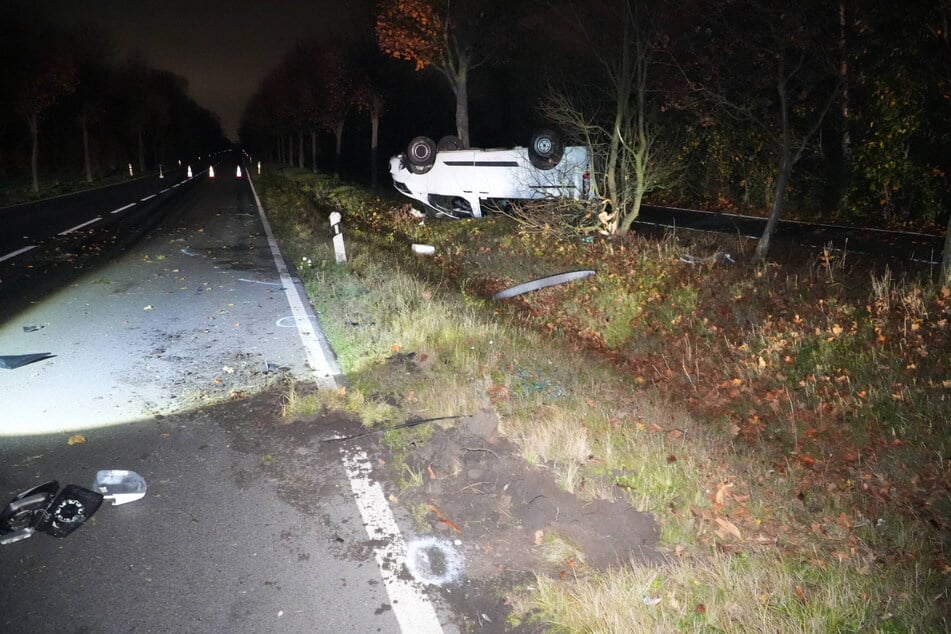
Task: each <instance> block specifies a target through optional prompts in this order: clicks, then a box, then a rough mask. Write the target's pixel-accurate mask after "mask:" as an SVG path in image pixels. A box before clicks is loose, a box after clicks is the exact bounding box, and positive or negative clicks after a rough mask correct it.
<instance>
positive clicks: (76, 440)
mask: <svg viewBox="0 0 951 634" xmlns="http://www.w3.org/2000/svg"><path fill="white" fill-rule="evenodd" d="M84 442H86V437H85V436H83V435H82V434H74V435H72V436H70V437H69V440H67V441H66V444H67V445H69V446H73V445H81V444H83V443H84Z"/></svg>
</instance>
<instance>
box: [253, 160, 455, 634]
mask: <svg viewBox="0 0 951 634" xmlns="http://www.w3.org/2000/svg"><path fill="white" fill-rule="evenodd" d="M248 183H249V184H250V185H251V193H252V194H254V202H255V203H256V204H257V207H258V215H259V216H260V217H261V224H263V225H264V233H265V235H267V241H268V244H269V245H270V247H271V255H272V256H273V258H274V263H275V265H276V266H277V271H278V273H279V274H280V279H281V284H282V285H283V286H284V294H285V296H286V297H287V302H288V304H290V307H291V313H292V314H293V316H294V322H295V323H296V324H297V332H298V334H299V335H300V338H301V342H302V343H303V345H304V351H305V354H306V356H307V362H308V364H310V367H311V368H313V370H314V374H315V378H316V380H317V383H318V385H320V386H321V387H336V386H337V381H336V378H335V377H336V376H338V375H339V374H340V369H339V368H338V367H337V362H336V361H335V360H334V358H333V353H332V352H331V351H330V346H329V344H328V343H327V341H326V339H325V338H324V337H323V333H321V331H320V326H319V325H318V324H316V323H311V320H310V317H309V315H308V313H307V311H306V310H305V308H304V301H303V299H302V298H301V296H300V293H299V292H298V290H297V286H296V285H295V284H294V281H293V280H292V279H291V276H290V273H288V270H287V265H286V264H285V263H284V258H283V256H282V255H281V249H280V247H279V246H278V244H277V240H276V239H275V238H274V233H273V232H272V231H271V224H270V223H269V222H268V220H267V216H265V214H264V208H263V207H262V206H261V199H260V198H258V192H257V190H255V189H254V183H253V182H252V181H251V179H250V178H248ZM341 457H342V460H343V466H344V469H345V470H346V472H347V478H348V479H349V480H350V487H351V489H353V496H354V499H355V501H356V504H357V508H358V509H359V510H360V515H361V516H362V517H363V522H364V524H365V525H366V531H367V536H368V537H369V538H370V539H371V540H380V543H381V544H382V545H381V546H380V547H378V548H376V549H375V555H376V561H377V565H378V567H379V569H380V577H381V578H382V579H383V585H384V586H385V587H386V593H387V594H388V595H389V597H390V605H391V606H392V608H393V616H395V617H396V621H397V622H398V623H399V626H400V630H401V631H402V632H405V633H406V634H442V632H443V629H442V626H441V625H440V623H439V619H438V618H437V616H436V609H435V608H434V607H433V604H432V602H431V601H430V600H429V597H427V596H426V595H425V594H424V593H423V592H422V590H421V589H420V588H419V586H418V585H416V584H415V583H413V582H411V581H408V580H406V579H402V578H400V573H401V572H402V571H403V569H404V568H405V562H406V542H405V541H404V540H403V535H402V533H400V530H399V526H398V525H397V524H396V518H395V517H393V511H392V510H391V509H390V505H389V503H388V502H387V501H386V498H385V497H384V495H383V489H382V488H381V487H380V484H379V483H378V482H373V481H371V480H370V475H371V473H372V470H373V468H372V465H371V464H370V461H369V460H368V459H367V455H366V453H365V452H363V451H362V450H360V449H359V448H356V450H355V451H352V452H351V451H346V450H341Z"/></svg>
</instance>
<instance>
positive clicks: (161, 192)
mask: <svg viewBox="0 0 951 634" xmlns="http://www.w3.org/2000/svg"><path fill="white" fill-rule="evenodd" d="M170 189H171V187H166V188H165V189H160V190H159V193H160V194H164V193H165V192H167V191H168V190H170Z"/></svg>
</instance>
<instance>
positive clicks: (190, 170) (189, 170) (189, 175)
mask: <svg viewBox="0 0 951 634" xmlns="http://www.w3.org/2000/svg"><path fill="white" fill-rule="evenodd" d="M187 175H188V178H191V177H192V166H191V165H189V166H188V172H187Z"/></svg>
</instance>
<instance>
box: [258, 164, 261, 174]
mask: <svg viewBox="0 0 951 634" xmlns="http://www.w3.org/2000/svg"><path fill="white" fill-rule="evenodd" d="M260 175H261V161H258V176H260Z"/></svg>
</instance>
